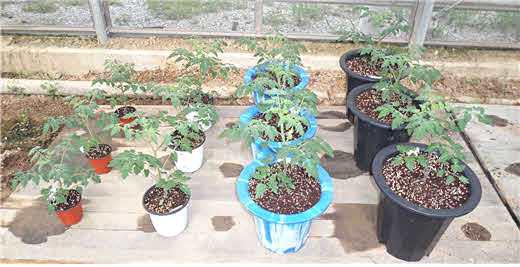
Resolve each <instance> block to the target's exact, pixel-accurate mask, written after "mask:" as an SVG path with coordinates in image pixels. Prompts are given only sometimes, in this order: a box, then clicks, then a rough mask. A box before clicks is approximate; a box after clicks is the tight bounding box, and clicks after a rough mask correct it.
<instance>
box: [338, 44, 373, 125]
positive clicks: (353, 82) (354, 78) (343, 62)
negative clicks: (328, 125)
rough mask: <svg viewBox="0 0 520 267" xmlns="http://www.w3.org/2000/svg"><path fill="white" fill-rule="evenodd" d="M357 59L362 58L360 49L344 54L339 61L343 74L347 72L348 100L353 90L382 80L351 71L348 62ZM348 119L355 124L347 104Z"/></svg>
mask: <svg viewBox="0 0 520 267" xmlns="http://www.w3.org/2000/svg"><path fill="white" fill-rule="evenodd" d="M356 57H361V52H360V50H359V49H355V50H350V51H348V52H346V53H345V54H343V55H342V56H341V57H340V59H339V66H340V67H341V69H342V70H343V72H345V78H346V80H347V84H346V86H345V87H346V89H347V94H346V96H345V98H348V95H349V93H350V91H352V89H354V88H356V87H358V86H360V85H363V84H367V83H376V82H378V81H379V80H380V79H379V78H371V77H368V76H363V75H360V74H358V73H355V72H353V71H352V70H351V69H349V68H348V66H347V61H348V60H351V59H353V58H356ZM347 118H348V120H349V121H350V122H352V123H353V122H354V118H353V116H352V114H350V111H349V110H348V104H347Z"/></svg>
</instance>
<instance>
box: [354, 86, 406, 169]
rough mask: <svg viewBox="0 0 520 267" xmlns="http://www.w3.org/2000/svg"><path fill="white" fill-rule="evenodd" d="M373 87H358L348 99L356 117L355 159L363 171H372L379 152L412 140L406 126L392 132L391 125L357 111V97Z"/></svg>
mask: <svg viewBox="0 0 520 267" xmlns="http://www.w3.org/2000/svg"><path fill="white" fill-rule="evenodd" d="M372 85H373V84H364V85H361V86H358V87H356V88H354V89H353V90H352V91H351V92H350V94H349V95H348V97H347V108H348V109H350V112H351V113H352V115H354V159H355V161H356V166H357V167H358V168H359V169H361V170H363V171H370V167H371V166H372V160H373V159H374V157H375V156H376V154H377V152H379V150H381V149H383V148H384V147H386V146H388V145H391V144H395V143H402V142H408V140H410V135H408V133H407V132H406V129H405V128H404V126H401V127H399V128H397V129H393V130H392V127H391V126H390V125H387V124H384V123H381V122H378V121H376V120H374V119H372V118H370V117H369V116H367V115H366V114H364V113H362V112H361V111H359V110H358V109H357V107H356V97H357V96H358V95H359V94H361V93H362V92H364V91H367V90H370V89H371V88H372Z"/></svg>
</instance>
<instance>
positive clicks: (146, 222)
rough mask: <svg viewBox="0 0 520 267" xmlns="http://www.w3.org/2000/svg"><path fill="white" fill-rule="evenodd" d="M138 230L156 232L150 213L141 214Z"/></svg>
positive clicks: (138, 220)
mask: <svg viewBox="0 0 520 267" xmlns="http://www.w3.org/2000/svg"><path fill="white" fill-rule="evenodd" d="M137 230H139V231H142V232H145V233H153V232H155V228H154V227H153V224H152V221H151V220H150V216H149V215H148V214H145V215H143V216H140V217H139V218H138V219H137Z"/></svg>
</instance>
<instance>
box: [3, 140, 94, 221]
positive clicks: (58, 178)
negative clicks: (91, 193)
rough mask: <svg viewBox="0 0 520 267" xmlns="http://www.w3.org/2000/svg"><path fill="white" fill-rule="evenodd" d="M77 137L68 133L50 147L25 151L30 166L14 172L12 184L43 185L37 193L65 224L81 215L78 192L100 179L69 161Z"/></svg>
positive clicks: (76, 146)
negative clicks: (31, 164)
mask: <svg viewBox="0 0 520 267" xmlns="http://www.w3.org/2000/svg"><path fill="white" fill-rule="evenodd" d="M80 146H81V138H80V137H79V136H78V135H76V134H71V135H70V136H68V137H67V138H64V139H63V140H62V141H61V142H59V143H58V144H56V145H55V146H54V147H52V148H42V147H39V146H38V147H34V148H33V149H31V151H30V152H29V156H31V157H32V161H33V162H35V163H34V166H33V167H32V168H31V169H30V170H28V171H26V172H18V173H16V174H15V176H14V179H13V181H12V184H11V186H12V188H13V190H15V189H16V188H17V187H18V186H21V187H25V186H27V184H28V183H30V182H31V183H34V184H36V185H40V183H44V184H45V186H43V188H42V189H41V190H40V193H41V195H42V197H43V199H45V200H46V201H47V208H48V210H49V212H55V213H56V215H57V216H58V218H59V219H60V221H61V222H62V223H63V224H64V225H65V226H71V225H74V224H77V223H79V222H80V220H81V218H82V217H83V207H82V204H81V203H82V192H83V189H84V188H85V187H86V186H88V184H89V183H91V182H94V183H100V182H101V179H100V177H99V176H98V175H97V174H95V173H94V172H93V171H92V170H91V169H86V168H84V167H83V166H82V165H81V164H77V163H73V162H71V160H70V159H71V158H74V156H76V155H78V154H80Z"/></svg>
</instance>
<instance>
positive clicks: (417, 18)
mask: <svg viewBox="0 0 520 267" xmlns="http://www.w3.org/2000/svg"><path fill="white" fill-rule="evenodd" d="M434 4H435V0H418V1H417V2H416V5H415V7H414V8H413V9H412V12H411V16H410V20H409V21H410V22H413V27H412V28H411V31H410V35H409V39H408V42H409V45H410V46H416V47H422V46H423V44H424V40H425V39H426V33H427V32H428V26H429V25H430V21H431V19H432V14H433V6H434Z"/></svg>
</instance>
